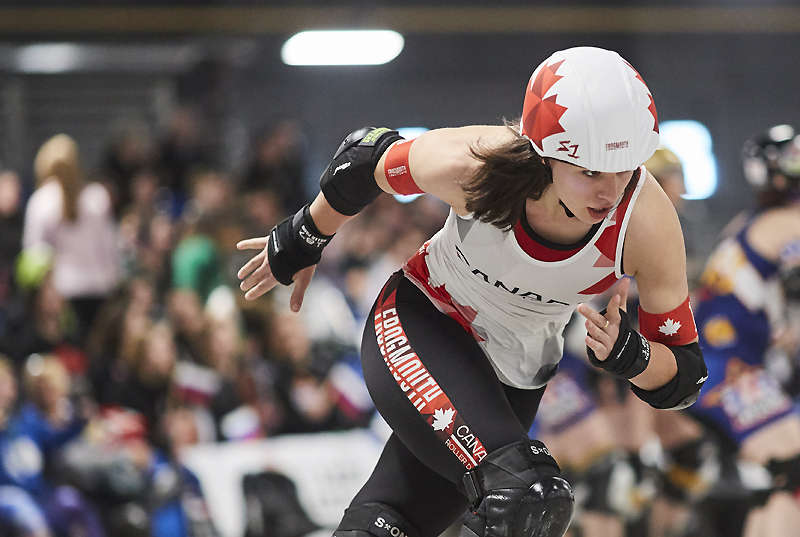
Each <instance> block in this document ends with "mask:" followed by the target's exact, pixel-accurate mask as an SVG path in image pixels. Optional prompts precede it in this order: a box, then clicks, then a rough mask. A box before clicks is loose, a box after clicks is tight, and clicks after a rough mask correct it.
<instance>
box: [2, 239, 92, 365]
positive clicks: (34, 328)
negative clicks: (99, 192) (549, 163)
mask: <svg viewBox="0 0 800 537" xmlns="http://www.w3.org/2000/svg"><path fill="white" fill-rule="evenodd" d="M54 255H55V254H54V252H53V251H52V249H50V248H48V247H46V246H41V247H34V248H29V249H26V250H24V251H23V252H22V253H21V254H20V255H19V257H18V258H17V263H16V268H15V270H16V282H17V286H18V287H19V289H20V292H21V293H22V297H23V299H24V301H23V304H22V307H21V308H20V309H18V310H15V311H14V313H13V315H11V316H9V319H8V330H7V331H6V334H5V337H3V338H2V340H0V348H2V349H3V351H4V352H5V353H6V354H8V355H9V357H10V358H11V359H12V360H13V361H14V364H15V366H16V367H17V369H19V368H21V366H22V364H23V361H24V360H25V359H26V358H27V357H28V356H29V355H31V354H34V353H55V354H57V355H59V357H60V358H61V359H62V360H63V362H64V363H65V364H67V366H68V367H69V369H70V372H71V373H74V374H76V375H80V374H83V373H85V372H86V369H87V359H86V356H85V353H84V352H83V350H82V348H81V347H80V346H79V345H77V344H76V341H75V338H74V333H75V319H74V316H73V313H72V309H71V308H70V307H69V304H67V302H66V301H65V300H64V297H63V295H62V294H61V292H60V291H59V290H58V289H57V288H56V286H55V280H54V272H53V264H54V262H55V260H54Z"/></svg>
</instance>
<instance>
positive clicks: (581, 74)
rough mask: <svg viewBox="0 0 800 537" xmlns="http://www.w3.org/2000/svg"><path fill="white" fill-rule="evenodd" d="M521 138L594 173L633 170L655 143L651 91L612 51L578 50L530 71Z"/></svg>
mask: <svg viewBox="0 0 800 537" xmlns="http://www.w3.org/2000/svg"><path fill="white" fill-rule="evenodd" d="M520 134H522V135H523V136H525V137H526V138H528V139H529V140H530V141H531V144H532V145H533V148H534V150H535V151H536V152H537V153H538V154H539V155H541V156H543V157H551V158H555V159H558V160H563V161H565V162H569V163H570V164H575V165H576V166H581V167H583V168H587V169H589V170H592V171H599V172H615V173H616V172H623V171H628V170H635V169H636V168H638V167H639V166H641V165H642V164H643V163H644V162H645V161H646V160H647V159H648V158H650V156H651V155H652V154H653V152H655V150H656V148H657V147H658V144H659V134H658V116H657V114H656V106H655V104H654V103H653V97H652V96H651V95H650V90H649V89H647V85H646V84H645V83H644V80H642V77H641V76H640V75H639V73H637V72H636V69H634V68H633V67H632V66H631V64H629V63H628V62H627V61H625V60H624V59H622V57H621V56H620V55H619V54H617V53H616V52H613V51H610V50H604V49H601V48H594V47H577V48H570V49H567V50H562V51H560V52H556V53H554V54H553V55H552V56H550V57H549V58H548V59H546V60H545V61H544V62H542V64H541V65H539V67H537V68H536V71H534V72H533V75H532V76H531V80H530V82H529V83H528V88H527V90H526V92H525V102H524V104H523V109H522V121H521V124H520Z"/></svg>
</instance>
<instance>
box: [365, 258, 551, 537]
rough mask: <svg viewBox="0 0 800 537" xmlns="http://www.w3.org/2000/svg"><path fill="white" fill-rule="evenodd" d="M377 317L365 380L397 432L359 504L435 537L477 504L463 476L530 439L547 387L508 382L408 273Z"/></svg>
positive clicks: (394, 280)
mask: <svg viewBox="0 0 800 537" xmlns="http://www.w3.org/2000/svg"><path fill="white" fill-rule="evenodd" d="M371 319H372V320H374V322H372V320H369V321H368V322H367V326H366V328H365V330H364V338H363V341H362V344H361V362H362V367H363V370H364V378H365V380H366V383H367V387H368V388H369V391H370V394H371V395H372V399H373V401H374V402H375V406H376V408H377V409H378V411H379V412H380V413H381V415H382V416H383V417H384V419H385V420H386V421H387V422H388V423H389V425H390V426H391V428H392V430H393V434H392V436H391V437H390V438H389V441H388V442H387V444H386V446H385V447H384V450H383V454H382V455H381V458H380V460H379V461H378V464H377V465H376V467H375V470H374V471H373V473H372V476H371V477H370V478H369V480H368V481H367V483H366V484H365V485H364V487H363V488H362V489H361V491H360V492H359V493H358V494H357V495H356V497H355V499H354V500H353V502H352V503H351V505H353V506H354V505H360V504H364V503H367V502H381V503H384V504H387V505H390V506H392V507H394V508H395V509H396V510H397V511H398V512H400V513H401V514H403V515H404V516H405V517H406V518H407V519H408V520H409V522H411V523H412V524H414V525H415V526H416V528H417V529H418V530H419V531H420V533H421V534H422V536H423V537H434V536H436V535H439V534H440V533H441V532H442V531H443V530H445V529H446V528H447V527H448V526H449V525H450V524H452V523H453V522H454V521H455V520H456V519H457V518H458V517H459V516H460V515H461V514H462V513H463V512H464V511H465V510H466V508H467V507H468V505H469V502H468V500H467V498H466V496H464V495H463V494H462V493H461V492H459V490H458V488H457V484H459V483H460V482H461V478H462V476H463V475H464V473H465V472H466V471H467V470H468V469H470V468H471V467H473V466H474V465H476V464H478V463H480V461H481V459H483V458H484V457H485V456H486V454H487V453H491V452H492V451H494V450H496V449H498V448H500V447H503V446H505V445H508V444H511V443H513V442H517V441H519V440H522V439H525V438H527V437H528V430H529V429H530V427H531V425H532V424H533V419H534V417H535V416H536V411H537V409H538V407H539V401H540V400H541V398H542V394H543V393H544V388H540V389H537V390H520V389H517V388H511V387H509V386H506V385H504V384H502V383H501V382H500V381H499V380H498V378H497V375H496V374H495V372H494V369H492V366H491V365H490V363H489V361H488V358H487V357H486V355H485V354H484V353H483V351H482V350H481V348H480V346H479V345H478V343H477V342H476V341H475V339H474V338H473V337H472V336H471V335H470V334H469V333H467V331H466V330H464V328H463V327H462V326H461V325H460V324H459V323H458V322H457V321H455V320H454V319H453V318H451V317H449V316H448V315H445V314H443V313H441V312H440V311H439V310H437V309H436V307H435V306H434V305H433V304H432V303H431V302H430V301H429V300H428V298H427V297H426V296H425V295H424V294H423V293H422V292H421V291H420V290H419V289H417V287H416V286H415V285H414V284H413V283H411V282H410V281H409V280H407V279H406V278H405V277H404V276H403V275H402V273H399V272H398V273H396V274H394V275H393V276H392V277H391V278H390V279H389V281H388V282H387V284H386V286H385V287H384V289H383V291H382V292H381V294H380V296H379V297H378V300H377V302H376V304H375V306H374V307H373V310H372V315H371Z"/></svg>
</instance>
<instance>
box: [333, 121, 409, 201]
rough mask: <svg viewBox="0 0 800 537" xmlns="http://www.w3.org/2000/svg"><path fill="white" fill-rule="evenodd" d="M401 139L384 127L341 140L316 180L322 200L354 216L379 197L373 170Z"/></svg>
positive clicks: (353, 134) (368, 128)
mask: <svg viewBox="0 0 800 537" xmlns="http://www.w3.org/2000/svg"><path fill="white" fill-rule="evenodd" d="M402 139H403V137H402V136H400V135H399V134H398V133H397V131H393V130H391V129H387V128H385V127H381V128H373V127H365V128H363V129H359V130H357V131H353V132H352V133H350V134H349V135H348V136H347V138H345V139H344V141H343V142H342V145H340V146H339V149H338V150H337V151H336V154H335V155H334V156H333V160H331V163H330V164H328V167H327V168H325V171H324V172H322V177H320V180H319V184H320V188H321V189H322V193H323V195H324V196H325V199H326V200H327V201H328V203H329V204H330V206H331V207H333V209H334V210H335V211H336V212H338V213H340V214H343V215H345V216H353V215H355V214H358V212H359V211H361V209H363V208H364V207H366V206H367V205H369V204H370V203H372V202H373V201H375V199H376V198H377V197H378V196H379V195H381V193H382V192H383V190H381V188H380V187H379V186H378V184H377V183H376V182H375V167H376V166H377V165H378V161H379V160H380V158H381V156H382V155H383V153H384V152H386V150H387V149H388V148H389V146H390V145H392V144H393V143H394V142H396V141H397V140H402Z"/></svg>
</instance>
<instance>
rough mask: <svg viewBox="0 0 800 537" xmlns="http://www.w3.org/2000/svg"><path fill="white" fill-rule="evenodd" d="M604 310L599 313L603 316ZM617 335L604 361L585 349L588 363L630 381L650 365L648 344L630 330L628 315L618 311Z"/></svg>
mask: <svg viewBox="0 0 800 537" xmlns="http://www.w3.org/2000/svg"><path fill="white" fill-rule="evenodd" d="M605 314H606V310H603V311H601V312H600V315H605ZM619 316H620V323H619V334H618V335H617V340H616V341H615V342H614V348H613V349H611V352H610V353H609V354H608V358H606V359H605V360H598V358H597V356H596V355H595V353H594V351H593V350H592V349H591V348H590V347H588V346H587V347H586V352H587V354H588V355H589V361H590V362H591V363H592V365H593V366H595V367H599V368H600V369H603V370H605V371H607V372H609V373H611V374H612V375H613V376H615V377H617V378H621V379H626V380H627V379H631V378H633V377H635V376H637V375H639V374H640V373H642V371H644V370H645V369H646V368H647V366H648V364H649V363H650V343H649V342H648V341H647V339H645V337H644V336H643V335H641V334H640V333H639V332H637V331H636V330H634V329H633V328H631V321H630V319H629V318H628V314H627V313H626V312H625V311H623V310H619Z"/></svg>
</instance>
